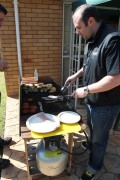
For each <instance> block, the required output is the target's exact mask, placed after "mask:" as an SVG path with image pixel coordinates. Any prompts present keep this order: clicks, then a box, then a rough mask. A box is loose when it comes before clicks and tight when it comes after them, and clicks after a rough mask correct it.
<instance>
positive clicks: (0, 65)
mask: <svg viewBox="0 0 120 180" xmlns="http://www.w3.org/2000/svg"><path fill="white" fill-rule="evenodd" d="M6 70H7V62H5V61H3V60H0V71H2V72H3V71H6Z"/></svg>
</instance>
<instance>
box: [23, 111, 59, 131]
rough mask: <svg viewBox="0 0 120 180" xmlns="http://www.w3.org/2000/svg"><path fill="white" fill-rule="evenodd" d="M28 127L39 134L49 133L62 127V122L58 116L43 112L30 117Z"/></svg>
mask: <svg viewBox="0 0 120 180" xmlns="http://www.w3.org/2000/svg"><path fill="white" fill-rule="evenodd" d="M45 117H46V120H45ZM26 126H27V127H28V129H30V130H31V131H34V132H37V133H48V132H52V131H54V130H55V129H57V128H58V127H59V126H60V121H59V119H58V117H57V116H54V115H52V114H48V113H44V114H43V112H41V113H38V114H35V115H33V116H31V117H29V118H28V119H27V121H26Z"/></svg>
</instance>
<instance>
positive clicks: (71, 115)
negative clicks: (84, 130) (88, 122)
mask: <svg viewBox="0 0 120 180" xmlns="http://www.w3.org/2000/svg"><path fill="white" fill-rule="evenodd" d="M58 118H59V120H60V121H61V122H63V123H66V124H73V123H76V122H78V121H79V120H80V119H81V116H80V115H79V114H78V113H76V112H74V111H63V112H61V113H60V114H58Z"/></svg>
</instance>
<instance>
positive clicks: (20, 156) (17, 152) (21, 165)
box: [1, 97, 120, 180]
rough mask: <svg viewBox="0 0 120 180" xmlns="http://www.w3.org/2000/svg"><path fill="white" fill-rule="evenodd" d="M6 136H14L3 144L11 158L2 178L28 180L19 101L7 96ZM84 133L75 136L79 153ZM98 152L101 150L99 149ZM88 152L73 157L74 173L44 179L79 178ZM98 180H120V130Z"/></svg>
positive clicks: (114, 135) (113, 135) (112, 139)
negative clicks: (21, 134)
mask: <svg viewBox="0 0 120 180" xmlns="http://www.w3.org/2000/svg"><path fill="white" fill-rule="evenodd" d="M6 109H7V110H6V122H5V133H4V135H5V136H12V138H13V142H12V143H11V145H10V146H9V147H4V151H3V153H4V155H3V157H4V158H8V159H10V161H11V165H10V166H9V167H8V168H6V169H4V170H2V173H1V180H6V179H11V180H27V179H28V178H27V168H26V160H25V150H24V141H23V140H22V139H21V137H19V100H18V99H17V98H11V97H8V98H7V107H6ZM78 111H79V112H80V114H81V115H82V117H83V120H84V121H85V120H86V110H85V109H84V107H83V106H81V107H80V109H79V110H78ZM80 140H81V135H80V134H78V133H76V134H75V137H74V145H75V148H74V152H76V153H79V151H80V148H79V145H80V143H79V141H80ZM98 153H99V152H98ZM88 156H89V151H87V152H86V153H85V154H84V155H79V156H74V157H73V165H72V172H71V175H68V174H67V173H66V172H64V173H62V174H61V175H59V176H57V177H48V176H43V175H42V176H41V177H39V178H36V180H38V179H42V180H78V179H79V177H80V175H81V173H82V172H83V171H84V169H85V167H86V164H87V161H88ZM96 179H97V180H120V132H117V131H114V132H113V131H112V130H111V133H110V138H109V143H108V147H107V151H106V155H105V160H104V166H103V168H102V170H101V171H100V172H99V174H98V175H97V176H96Z"/></svg>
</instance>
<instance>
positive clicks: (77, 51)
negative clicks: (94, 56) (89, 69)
mask: <svg viewBox="0 0 120 180" xmlns="http://www.w3.org/2000/svg"><path fill="white" fill-rule="evenodd" d="M71 24H72V27H71V55H70V68H69V70H70V72H69V75H72V74H75V73H76V72H77V71H78V70H79V69H80V68H81V67H82V63H83V55H84V46H85V40H83V38H82V37H81V36H79V35H77V34H76V33H75V28H74V26H73V23H71ZM80 86H81V79H77V81H76V82H74V84H73V85H72V86H71V88H70V91H69V94H71V93H72V92H73V91H74V90H75V89H77V88H78V87H80ZM74 103H75V108H76V107H77V99H75V102H74Z"/></svg>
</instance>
